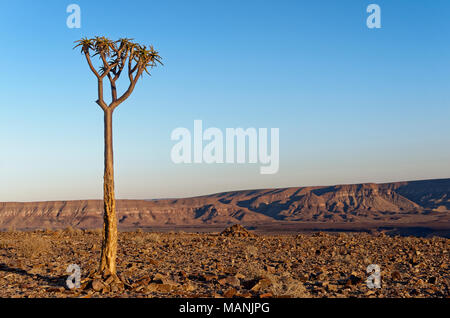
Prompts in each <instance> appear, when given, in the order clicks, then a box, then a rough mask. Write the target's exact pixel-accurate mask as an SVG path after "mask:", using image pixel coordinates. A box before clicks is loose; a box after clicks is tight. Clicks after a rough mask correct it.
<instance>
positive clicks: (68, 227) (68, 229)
mask: <svg viewBox="0 0 450 318" xmlns="http://www.w3.org/2000/svg"><path fill="white" fill-rule="evenodd" d="M64 233H65V234H69V235H72V234H74V233H75V230H74V228H73V227H71V226H70V225H69V226H67V227H66V228H65V229H64Z"/></svg>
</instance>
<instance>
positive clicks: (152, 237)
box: [146, 233, 161, 243]
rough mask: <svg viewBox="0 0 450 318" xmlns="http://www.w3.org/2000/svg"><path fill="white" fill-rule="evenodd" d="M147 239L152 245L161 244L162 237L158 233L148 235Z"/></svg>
mask: <svg viewBox="0 0 450 318" xmlns="http://www.w3.org/2000/svg"><path fill="white" fill-rule="evenodd" d="M146 238H147V240H148V241H149V242H152V243H160V242H161V237H160V235H159V234H158V233H149V234H147V235H146Z"/></svg>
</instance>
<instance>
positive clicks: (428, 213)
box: [0, 179, 450, 229]
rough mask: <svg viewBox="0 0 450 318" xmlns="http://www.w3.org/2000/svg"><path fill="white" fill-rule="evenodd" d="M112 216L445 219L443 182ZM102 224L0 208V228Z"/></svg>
mask: <svg viewBox="0 0 450 318" xmlns="http://www.w3.org/2000/svg"><path fill="white" fill-rule="evenodd" d="M117 211H118V219H119V226H120V227H122V228H138V227H161V226H171V225H173V226H190V225H192V226H211V225H219V224H220V225H222V224H233V223H241V224H256V223H271V222H273V223H276V222H293V223H295V222H316V223H364V222H380V223H383V222H395V223H413V222H416V223H417V222H418V223H421V222H422V223H423V222H425V223H433V222H434V223H439V222H440V223H445V222H449V220H450V179H434V180H422V181H409V182H394V183H384V184H374V183H367V184H351V185H336V186H322V187H320V186H318V187H297V188H283V189H264V190H261V189H260V190H245V191H231V192H224V193H218V194H213V195H205V196H200V197H193V198H183V199H164V200H148V201H146V200H118V201H117ZM102 222H103V220H102V201H101V200H78V201H48V202H3V203H0V229H7V228H11V227H13V228H16V229H36V228H62V227H66V226H69V225H70V226H72V227H78V228H98V227H100V226H101V224H102Z"/></svg>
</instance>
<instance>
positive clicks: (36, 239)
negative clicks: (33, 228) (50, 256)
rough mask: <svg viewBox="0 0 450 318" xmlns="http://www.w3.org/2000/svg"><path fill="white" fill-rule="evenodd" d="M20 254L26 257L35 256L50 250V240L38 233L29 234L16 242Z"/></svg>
mask: <svg viewBox="0 0 450 318" xmlns="http://www.w3.org/2000/svg"><path fill="white" fill-rule="evenodd" d="M15 247H16V250H17V252H18V254H20V255H22V256H24V257H33V256H36V255H40V254H43V253H45V252H47V251H49V250H50V248H51V244H50V241H48V240H47V239H44V238H42V237H40V236H36V235H27V236H26V237H24V238H23V239H22V240H21V241H17V242H16V246H15Z"/></svg>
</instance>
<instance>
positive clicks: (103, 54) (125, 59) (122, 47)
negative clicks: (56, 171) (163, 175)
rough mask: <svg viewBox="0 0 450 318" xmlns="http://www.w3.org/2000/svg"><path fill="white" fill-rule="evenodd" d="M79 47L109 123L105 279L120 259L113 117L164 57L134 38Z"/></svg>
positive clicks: (113, 272)
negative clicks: (120, 87) (123, 83)
mask: <svg viewBox="0 0 450 318" xmlns="http://www.w3.org/2000/svg"><path fill="white" fill-rule="evenodd" d="M75 43H78V44H77V45H76V46H75V48H76V47H81V53H82V54H84V56H85V57H86V61H87V63H88V65H89V68H90V69H91V71H92V72H93V73H94V75H95V76H96V77H97V85H98V99H97V101H96V103H97V104H98V105H99V106H100V107H101V109H102V110H103V113H104V123H105V127H104V129H105V170H104V178H103V205H104V213H103V219H104V222H103V238H102V250H101V258H100V268H99V273H100V274H102V275H103V276H107V275H114V276H116V256H117V217H116V201H115V197H114V161H113V138H112V116H113V112H114V110H115V109H116V108H117V106H119V105H120V104H121V103H123V102H124V101H125V100H126V99H127V98H128V97H129V96H130V95H131V93H132V92H133V90H134V88H135V86H136V83H137V81H138V79H139V78H140V77H141V76H142V75H143V73H144V72H146V73H147V74H149V75H150V73H149V69H151V68H153V67H155V66H156V65H157V64H158V63H159V64H162V63H161V57H160V56H159V54H158V52H157V51H155V50H154V48H153V46H150V47H149V48H147V47H146V46H143V45H140V44H137V43H134V42H133V41H132V40H130V39H119V40H118V41H112V40H110V39H107V38H105V37H95V38H92V39H88V38H84V39H81V40H79V41H76V42H75ZM95 56H97V57H98V58H99V63H100V67H99V68H98V70H97V69H96V67H95V66H94V64H93V62H92V59H91V58H92V57H95ZM125 66H127V69H128V70H127V71H128V79H129V85H128V88H127V90H126V91H125V92H124V93H123V94H122V95H120V96H119V95H118V94H117V86H116V82H117V80H118V79H119V77H120V75H121V74H122V71H123V70H124V68H125ZM105 77H107V78H108V80H109V84H110V88H111V102H110V103H109V104H107V103H106V102H105V100H104V96H103V80H104V78H105Z"/></svg>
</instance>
